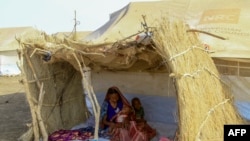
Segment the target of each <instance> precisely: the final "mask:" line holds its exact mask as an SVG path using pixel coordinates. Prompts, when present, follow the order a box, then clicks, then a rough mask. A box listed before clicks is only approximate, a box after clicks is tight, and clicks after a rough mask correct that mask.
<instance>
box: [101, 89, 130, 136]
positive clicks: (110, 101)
mask: <svg viewBox="0 0 250 141" xmlns="http://www.w3.org/2000/svg"><path fill="white" fill-rule="evenodd" d="M125 106H127V107H131V106H130V105H129V102H128V100H127V99H126V98H125V97H124V96H123V94H122V93H121V92H120V90H119V89H118V88H117V87H115V86H113V87H110V88H109V89H108V91H107V93H106V97H105V99H104V102H103V104H102V106H101V115H100V116H101V117H100V120H101V121H100V128H101V129H105V130H106V129H109V128H112V131H113V132H112V136H111V141H115V140H119V141H128V140H130V138H129V135H128V129H127V128H125V126H123V125H124V124H121V123H118V122H117V120H114V118H115V117H116V116H117V115H118V114H119V113H120V111H121V110H122V109H123V107H125Z"/></svg>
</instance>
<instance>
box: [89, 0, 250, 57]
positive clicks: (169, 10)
mask: <svg viewBox="0 0 250 141" xmlns="http://www.w3.org/2000/svg"><path fill="white" fill-rule="evenodd" d="M249 6H250V2H249V1H248V0H241V1H237V0H229V1H227V3H226V4H225V2H224V1H222V0H209V1H198V0H167V1H156V2H134V3H130V4H128V5H127V6H125V7H124V8H122V9H121V10H118V11H117V12H114V13H112V14H111V16H110V20H109V21H108V22H107V23H106V24H104V25H103V26H102V27H100V28H99V29H97V30H96V31H94V32H92V33H91V34H89V36H86V38H85V39H84V40H87V41H91V42H93V43H102V42H115V41H117V40H121V39H123V38H125V37H129V36H131V35H133V34H136V33H138V32H140V31H142V30H143V26H142V23H143V19H142V15H146V23H147V25H148V26H149V27H154V26H155V24H156V23H157V21H158V19H159V18H161V17H162V16H163V15H168V16H169V17H170V18H171V17H173V18H179V19H183V20H184V21H185V22H186V23H187V24H188V25H189V26H190V27H191V28H192V29H195V30H198V31H203V32H205V33H206V34H205V33H202V32H199V37H200V39H201V41H202V42H203V43H204V44H208V45H209V51H211V52H213V53H211V57H224V58H231V59H232V58H248V59H249V57H250V56H249V54H250V43H249V41H248V39H249V36H250V27H249V25H250V23H249V20H248V19H249V14H248V13H249V8H248V7H249ZM110 29H112V30H110ZM207 33H210V34H212V35H216V36H219V37H220V38H218V37H216V36H211V35H209V34H207ZM221 38H222V39H221ZM134 39H135V38H134V37H132V38H130V40H134Z"/></svg>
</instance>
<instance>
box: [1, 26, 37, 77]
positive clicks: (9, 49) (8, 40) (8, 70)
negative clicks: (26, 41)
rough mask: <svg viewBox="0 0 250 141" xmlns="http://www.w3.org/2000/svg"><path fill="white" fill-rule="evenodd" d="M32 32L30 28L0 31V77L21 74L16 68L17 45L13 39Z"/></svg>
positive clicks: (3, 29) (2, 29)
mask: <svg viewBox="0 0 250 141" xmlns="http://www.w3.org/2000/svg"><path fill="white" fill-rule="evenodd" d="M34 30H35V29H33V28H32V27H15V28H14V27H13V28H1V29H0V75H18V74H20V73H21V72H20V70H19V68H18V66H17V61H18V60H19V58H18V54H17V49H18V48H19V44H18V42H17V41H16V39H15V37H16V36H17V37H18V36H23V35H25V34H27V33H29V32H31V31H34Z"/></svg>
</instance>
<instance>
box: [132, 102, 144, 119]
mask: <svg viewBox="0 0 250 141" xmlns="http://www.w3.org/2000/svg"><path fill="white" fill-rule="evenodd" d="M131 103H132V107H133V110H134V114H135V120H136V121H143V120H144V109H143V107H142V105H141V101H140V99H139V98H138V97H135V98H133V99H132V102H131Z"/></svg>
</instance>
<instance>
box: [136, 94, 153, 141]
mask: <svg viewBox="0 0 250 141" xmlns="http://www.w3.org/2000/svg"><path fill="white" fill-rule="evenodd" d="M131 103H132V107H133V110H134V115H135V121H136V128H137V130H139V131H141V132H144V133H145V136H146V138H147V140H151V139H152V138H153V137H154V136H156V130H155V129H153V128H151V127H150V126H149V125H148V124H147V122H146V120H145V119H144V115H145V113H144V108H143V107H142V104H141V101H140V99H139V98H138V97H135V98H133V99H132V102H131Z"/></svg>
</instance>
